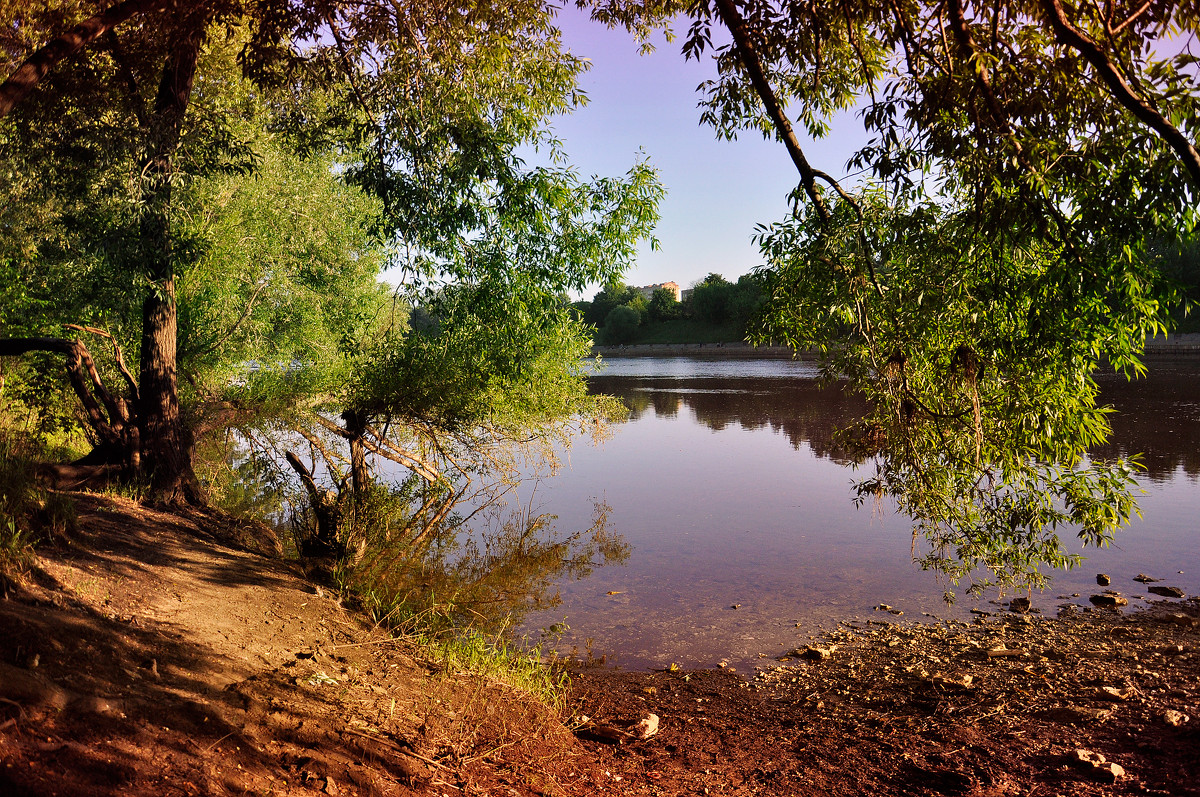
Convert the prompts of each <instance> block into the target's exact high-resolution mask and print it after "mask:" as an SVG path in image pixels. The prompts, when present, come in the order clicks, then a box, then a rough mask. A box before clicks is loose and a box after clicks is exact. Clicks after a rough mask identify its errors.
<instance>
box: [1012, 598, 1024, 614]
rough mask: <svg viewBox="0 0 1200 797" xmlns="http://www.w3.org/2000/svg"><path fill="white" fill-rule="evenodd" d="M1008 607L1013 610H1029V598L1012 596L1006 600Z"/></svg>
mask: <svg viewBox="0 0 1200 797" xmlns="http://www.w3.org/2000/svg"><path fill="white" fill-rule="evenodd" d="M1008 609H1009V611H1013V612H1027V611H1029V598H1013V599H1012V600H1010V601H1009V602H1008Z"/></svg>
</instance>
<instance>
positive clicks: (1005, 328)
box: [760, 194, 1162, 589]
mask: <svg viewBox="0 0 1200 797" xmlns="http://www.w3.org/2000/svg"><path fill="white" fill-rule="evenodd" d="M859 199H860V201H861V203H862V204H861V208H862V209H863V212H864V221H863V222H862V223H863V224H866V225H870V226H871V228H872V229H874V230H886V231H889V233H890V234H889V237H888V238H886V239H885V242H884V247H883V251H885V252H887V259H886V260H882V261H876V262H873V263H871V262H869V261H865V260H864V259H863V258H862V257H861V255H860V252H861V248H860V244H859V230H858V229H856V225H857V224H859V222H858V221H857V218H856V212H855V211H854V210H853V209H852V208H850V207H848V206H846V205H838V206H837V210H836V212H837V213H839V214H840V215H839V216H837V217H835V218H836V219H837V225H838V227H837V229H838V232H836V233H830V232H828V231H826V230H824V229H822V227H821V224H820V222H819V221H818V220H817V219H816V218H814V217H812V216H810V217H809V218H807V219H805V220H803V221H793V222H785V223H782V224H778V225H774V226H773V227H771V228H770V229H767V230H764V231H763V233H762V235H761V237H760V242H761V245H762V247H763V251H764V254H766V255H767V257H768V261H769V264H770V267H771V268H772V279H774V280H775V284H774V295H773V296H772V298H771V302H770V305H769V307H768V314H767V317H768V326H767V327H766V329H765V330H764V331H763V332H762V335H763V337H764V338H772V339H776V340H785V341H786V342H787V343H788V344H789V345H791V346H793V347H796V348H809V347H812V348H816V349H818V350H820V351H822V352H823V353H824V355H825V369H826V373H827V374H828V375H829V376H831V377H845V378H848V379H849V380H850V382H851V384H852V385H853V386H854V387H855V388H857V389H858V390H859V391H861V392H862V393H864V394H865V395H866V396H867V398H868V399H869V400H870V402H871V406H872V412H871V414H870V415H869V416H868V417H866V418H864V419H863V421H862V423H861V424H859V425H858V426H857V427H855V428H853V429H851V430H848V431H847V433H846V435H845V438H844V441H845V442H847V443H848V444H849V446H850V447H851V449H852V450H854V451H856V452H857V454H858V456H859V457H860V458H861V459H862V461H865V462H873V463H874V466H875V473H874V475H873V476H871V477H869V478H867V479H864V480H863V481H862V482H860V484H859V485H858V494H859V497H860V500H861V499H864V498H868V497H870V498H882V497H884V496H890V497H892V498H894V499H895V500H896V502H897V504H898V506H899V508H900V509H901V510H902V511H904V512H906V513H907V514H909V515H910V516H911V517H912V518H913V521H914V526H915V530H916V532H917V533H919V534H921V535H922V536H923V537H924V538H925V540H926V541H927V543H928V545H929V548H928V550H927V552H926V553H924V554H922V555H921V557H920V558H921V562H922V564H923V565H925V566H927V567H930V568H932V569H935V570H937V571H938V572H941V573H944V574H946V575H947V576H949V577H950V578H951V580H952V581H954V582H955V583H957V582H958V580H959V579H961V578H964V577H974V578H976V582H975V586H977V587H982V586H984V585H985V584H986V583H987V581H988V578H987V575H986V574H985V573H984V572H982V571H990V572H991V576H992V577H993V578H995V579H996V580H997V581H998V583H1000V584H1001V585H1003V586H1005V587H1006V588H1010V589H1018V588H1024V587H1027V586H1035V587H1040V586H1043V585H1044V583H1045V576H1044V574H1043V573H1041V572H1040V570H1039V567H1040V566H1042V565H1049V566H1051V567H1068V566H1072V565H1074V564H1076V563H1078V556H1076V555H1074V554H1070V553H1068V551H1067V550H1066V548H1065V547H1064V546H1063V543H1062V542H1061V540H1060V539H1059V536H1058V535H1059V532H1060V531H1069V532H1073V533H1075V534H1076V535H1077V536H1078V537H1079V538H1080V539H1081V540H1082V541H1083V542H1084V544H1086V545H1105V544H1107V543H1108V542H1109V541H1110V540H1111V538H1112V535H1113V534H1114V532H1115V531H1116V530H1117V529H1119V528H1120V527H1121V526H1123V525H1125V524H1126V523H1127V522H1128V521H1129V519H1130V517H1131V516H1132V514H1133V513H1134V512H1135V505H1134V502H1133V500H1132V497H1131V495H1130V489H1131V488H1132V486H1133V484H1134V482H1133V474H1134V467H1133V466H1132V465H1131V464H1129V463H1126V462H1121V461H1118V462H1113V463H1103V462H1097V461H1090V460H1088V459H1087V458H1086V453H1087V451H1088V449H1089V448H1091V447H1094V446H1096V445H1098V444H1100V443H1101V442H1103V441H1104V440H1105V439H1106V437H1107V435H1108V432H1109V426H1108V422H1107V420H1106V418H1105V415H1106V413H1107V410H1106V409H1104V408H1102V407H1098V406H1096V395H1097V392H1098V391H1097V386H1096V383H1095V381H1094V379H1093V372H1094V370H1095V368H1096V366H1097V361H1096V358H1097V353H1098V352H1101V351H1105V352H1107V353H1108V355H1109V356H1110V357H1112V358H1113V360H1114V362H1115V363H1116V364H1118V365H1124V366H1125V367H1127V368H1130V369H1133V368H1135V367H1136V365H1135V362H1136V361H1134V360H1133V359H1132V358H1133V354H1134V353H1135V352H1136V351H1137V350H1138V349H1139V348H1140V346H1141V341H1142V340H1143V339H1144V336H1145V335H1146V334H1147V333H1148V332H1152V331H1155V330H1158V329H1161V323H1162V321H1161V319H1160V318H1159V316H1158V310H1157V304H1155V303H1154V302H1153V301H1152V300H1150V299H1148V297H1147V291H1148V290H1149V285H1148V284H1147V282H1148V281H1149V280H1151V279H1152V278H1153V268H1152V264H1150V263H1143V264H1142V268H1144V269H1145V271H1144V274H1145V276H1144V277H1143V278H1142V279H1131V278H1130V276H1131V275H1130V274H1129V272H1128V270H1127V269H1128V268H1129V264H1128V263H1124V264H1121V265H1118V264H1117V263H1115V262H1114V261H1112V260H1109V259H1108V258H1107V257H1104V256H1102V255H1100V254H1099V253H1097V254H1098V256H1097V259H1096V261H1094V262H1093V263H1092V264H1091V266H1092V269H1094V271H1093V273H1100V270H1101V269H1104V268H1107V269H1120V270H1122V271H1125V272H1126V273H1125V277H1124V278H1123V279H1115V278H1113V279H1110V280H1109V281H1108V282H1107V285H1108V287H1109V289H1108V290H1107V291H1106V292H1105V293H1103V294H1093V295H1092V299H1091V302H1092V304H1091V306H1088V307H1080V306H1079V305H1078V304H1077V300H1078V292H1077V285H1078V283H1077V280H1076V279H1075V277H1074V275H1072V274H1070V273H1067V272H1065V271H1064V270H1063V269H1061V268H1059V263H1060V258H1061V256H1062V251H1061V250H1055V249H1053V248H1050V247H1047V246H1046V245H1045V244H1042V243H1040V242H1038V241H1032V242H1030V243H1029V244H1027V245H1026V246H1022V247H1014V246H1012V245H1011V244H1009V243H1008V242H1006V241H1005V240H1004V239H1003V238H1002V237H995V236H985V235H982V234H980V233H979V232H978V231H977V228H976V225H975V223H974V217H973V214H969V213H960V214H953V213H948V212H946V211H945V210H943V209H942V208H940V207H938V206H936V205H933V204H930V205H926V206H923V207H915V208H912V209H911V210H907V211H900V210H896V209H894V208H893V207H890V206H888V204H886V203H885V201H884V198H883V197H882V196H880V195H878V194H863V195H860V197H859ZM868 203H869V204H868ZM1114 277H1115V275H1114Z"/></svg>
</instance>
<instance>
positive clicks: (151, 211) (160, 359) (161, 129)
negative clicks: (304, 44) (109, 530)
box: [138, 21, 205, 504]
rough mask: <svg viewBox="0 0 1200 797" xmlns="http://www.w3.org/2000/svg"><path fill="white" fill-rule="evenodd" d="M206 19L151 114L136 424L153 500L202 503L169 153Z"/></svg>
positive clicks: (173, 56)
mask: <svg viewBox="0 0 1200 797" xmlns="http://www.w3.org/2000/svg"><path fill="white" fill-rule="evenodd" d="M204 27H205V26H204V24H203V23H202V22H201V21H196V22H195V23H194V24H193V25H191V26H189V27H188V28H185V29H183V30H181V32H180V34H179V37H178V39H177V40H176V41H175V42H174V44H173V46H172V49H171V53H170V54H169V55H168V57H167V63H166V66H165V67H164V69H163V76H162V83H161V84H160V85H159V89H158V97H157V99H156V101H155V105H154V115H153V117H152V119H151V121H150V130H149V131H148V132H149V147H148V156H147V161H146V165H145V169H144V170H143V175H144V177H143V180H144V183H143V188H142V196H143V200H144V202H145V208H146V209H145V211H144V215H143V216H142V222H141V231H140V234H141V253H142V257H143V259H144V263H143V265H144V267H145V269H146V272H147V276H148V277H149V278H150V290H149V292H148V293H147V295H146V298H145V301H144V302H143V303H142V346H141V363H140V370H141V375H140V378H139V380H138V381H139V382H140V392H141V395H140V401H139V407H138V423H139V427H140V428H139V431H140V436H141V443H142V453H143V465H144V466H145V468H146V469H147V470H148V471H149V475H150V497H151V500H153V501H156V502H161V503H168V504H174V503H181V502H188V503H203V495H202V492H201V490H200V485H199V482H198V481H197V479H196V475H195V473H194V471H193V470H192V448H193V446H192V441H191V440H190V439H189V437H190V435H188V434H187V432H186V430H185V429H184V426H183V419H182V417H181V415H180V412H179V383H178V374H177V372H176V334H177V327H178V320H179V313H178V307H177V306H176V304H175V263H174V252H173V249H172V240H171V229H170V215H169V214H170V208H171V183H172V177H173V175H174V166H173V163H172V158H173V156H174V155H175V151H176V149H177V148H178V146H179V139H180V134H181V132H182V130H183V120H184V116H185V114H186V113H187V107H188V101H189V99H190V97H191V92H192V84H193V81H194V79H195V75H196V64H197V62H198V60H199V57H200V46H201V44H202V43H203V41H204Z"/></svg>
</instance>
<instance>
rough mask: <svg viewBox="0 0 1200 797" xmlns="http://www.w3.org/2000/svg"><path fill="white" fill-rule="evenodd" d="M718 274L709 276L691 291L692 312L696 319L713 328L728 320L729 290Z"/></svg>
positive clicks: (727, 281) (728, 286)
mask: <svg viewBox="0 0 1200 797" xmlns="http://www.w3.org/2000/svg"><path fill="white" fill-rule="evenodd" d="M732 287H733V286H732V285H731V284H730V283H729V280H727V279H725V278H724V277H722V276H721V275H720V274H709V275H708V276H707V277H705V278H704V279H703V280H701V281H700V283H699V284H698V285H696V287H694V288H693V289H692V312H693V313H694V314H695V316H696V318H698V319H700V320H701V321H703V322H704V323H706V324H713V325H714V326H716V325H720V324H724V323H725V322H726V321H727V320H728V319H729V309H730V308H729V300H730V294H731V292H732V291H731V290H730V289H731V288H732Z"/></svg>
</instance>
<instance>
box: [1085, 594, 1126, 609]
mask: <svg viewBox="0 0 1200 797" xmlns="http://www.w3.org/2000/svg"><path fill="white" fill-rule="evenodd" d="M1088 600H1090V601H1091V602H1092V603H1093V604H1095V605H1096V606H1114V607H1115V606H1128V605H1129V599H1128V598H1124V597H1122V596H1120V595H1093V596H1092V597H1090V598H1088Z"/></svg>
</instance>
